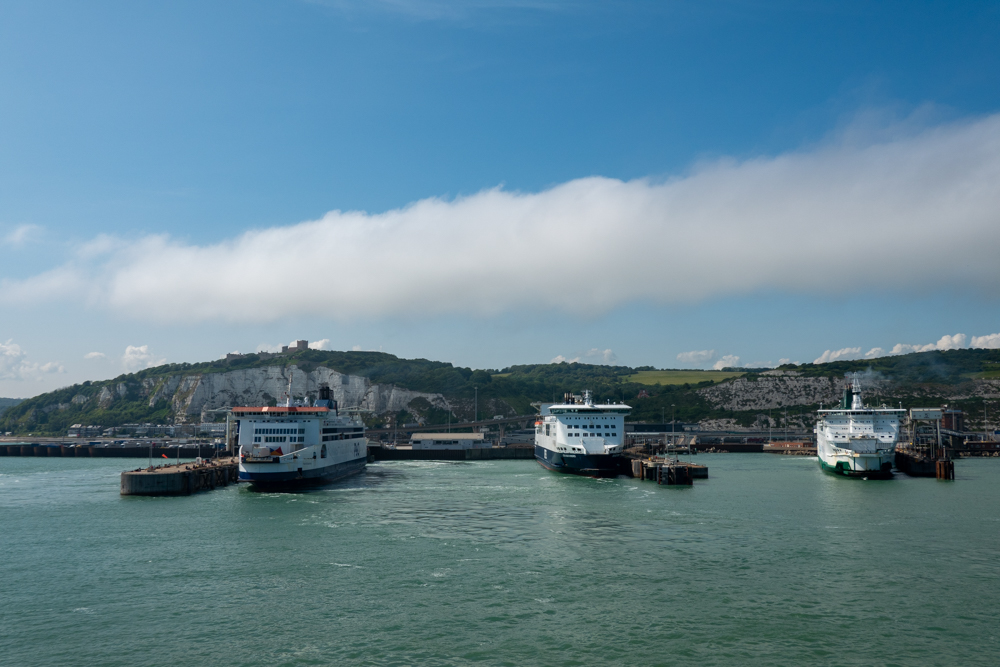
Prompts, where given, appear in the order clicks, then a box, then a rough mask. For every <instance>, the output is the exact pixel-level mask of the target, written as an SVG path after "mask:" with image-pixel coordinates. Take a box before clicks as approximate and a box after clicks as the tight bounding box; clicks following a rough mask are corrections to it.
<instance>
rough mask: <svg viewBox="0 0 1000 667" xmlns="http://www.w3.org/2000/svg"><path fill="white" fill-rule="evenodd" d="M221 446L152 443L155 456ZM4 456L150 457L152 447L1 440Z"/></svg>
mask: <svg viewBox="0 0 1000 667" xmlns="http://www.w3.org/2000/svg"><path fill="white" fill-rule="evenodd" d="M217 451H218V450H216V448H215V447H213V446H211V445H191V446H181V447H155V446H154V447H152V456H153V458H154V459H159V460H161V461H162V460H163V458H164V457H166V458H168V459H171V460H173V459H177V458H182V459H194V458H198V457H199V456H200V457H202V458H210V457H212V456H215V455H216V453H217ZM0 456H46V457H48V456H59V457H64V458H73V457H76V458H81V457H82V458H127V459H148V458H149V456H150V448H149V447H114V446H113V447H102V446H100V445H57V444H41V443H19V444H7V445H4V444H0Z"/></svg>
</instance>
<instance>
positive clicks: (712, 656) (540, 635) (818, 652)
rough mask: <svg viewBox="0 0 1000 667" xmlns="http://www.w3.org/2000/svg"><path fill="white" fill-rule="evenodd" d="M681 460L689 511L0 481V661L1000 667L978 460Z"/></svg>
mask: <svg viewBox="0 0 1000 667" xmlns="http://www.w3.org/2000/svg"><path fill="white" fill-rule="evenodd" d="M697 459H698V462H700V463H704V464H707V465H708V466H709V468H710V473H711V479H709V480H705V481H702V480H699V481H698V482H696V484H695V485H694V487H691V488H673V487H661V486H657V485H655V484H653V483H651V482H640V481H637V480H632V479H615V480H594V479H586V478H579V477H572V476H564V475H559V474H555V473H550V472H547V471H545V470H542V469H541V468H540V467H538V466H537V465H536V464H535V463H534V462H533V461H495V462H468V463H466V462H456V463H450V462H449V463H444V462H442V463H431V462H387V463H377V464H372V465H369V467H368V471H367V472H366V473H365V474H363V475H360V476H357V477H355V478H353V479H351V480H348V481H346V482H342V483H338V484H334V485H331V486H328V487H326V488H323V489H320V490H316V491H311V492H308V493H298V494H263V493H255V492H253V491H251V490H250V489H249V488H248V487H247V486H246V485H239V486H238V487H237V486H231V487H228V488H225V489H219V490H216V491H213V492H208V493H202V494H199V495H195V496H191V497H185V498H136V497H128V498H122V497H120V496H119V495H118V475H119V472H120V471H121V469H122V468H123V467H124V464H125V463H126V462H124V461H122V460H115V459H59V458H16V457H6V458H0V556H2V561H0V562H2V575H0V663H2V664H3V665H128V666H132V665H171V666H174V665H182V664H184V665H194V664H212V665H269V666H270V665H326V664H358V665H468V664H483V665H596V664H609V665H669V664H680V665H683V664H692V665H693V664H697V665H742V664H759V665H765V664H766V665H771V664H773V665H806V664H817V665H876V664H878V665H996V664H1000V625H998V616H1000V459H992V460H990V459H987V460H974V459H967V460H961V461H958V462H956V465H955V470H956V476H957V480H956V481H955V482H939V481H937V480H933V479H913V478H909V477H906V476H905V475H897V477H896V478H895V479H893V480H890V481H884V482H877V481H867V482H866V481H861V480H850V479H843V478H839V477H833V476H830V475H826V474H824V473H822V472H821V471H820V469H819V466H818V465H817V463H816V460H815V459H814V458H798V457H780V456H771V455H763V454H742V455H741V454H719V455H699V456H698V457H697Z"/></svg>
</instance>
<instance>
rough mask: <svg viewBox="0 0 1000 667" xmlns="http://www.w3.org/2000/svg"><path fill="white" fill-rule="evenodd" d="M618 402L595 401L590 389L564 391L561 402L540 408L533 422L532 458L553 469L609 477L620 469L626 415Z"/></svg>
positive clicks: (624, 461)
mask: <svg viewBox="0 0 1000 667" xmlns="http://www.w3.org/2000/svg"><path fill="white" fill-rule="evenodd" d="M631 411H632V408H631V407H629V406H628V405H624V404H621V403H615V404H607V405H600V404H598V405H594V402H593V400H592V399H591V395H590V392H589V391H585V392H584V393H583V396H582V398H578V397H576V396H571V395H567V396H566V397H565V398H564V402H563V403H556V404H553V405H550V406H548V407H543V408H542V414H541V415H540V418H539V420H538V421H537V422H535V459H536V460H537V461H538V463H540V464H541V465H542V466H543V467H544V468H547V469H548V470H554V471H556V472H564V473H572V474H576V475H587V476H589V477H609V476H615V475H617V474H619V473H620V472H623V470H624V468H625V466H626V465H627V460H626V459H625V458H623V457H622V455H621V454H622V449H623V447H624V442H625V416H626V415H628V414H629V413H631Z"/></svg>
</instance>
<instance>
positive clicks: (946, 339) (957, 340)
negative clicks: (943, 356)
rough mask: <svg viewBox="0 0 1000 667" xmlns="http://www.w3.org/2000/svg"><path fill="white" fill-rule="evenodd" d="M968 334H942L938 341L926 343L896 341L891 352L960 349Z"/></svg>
mask: <svg viewBox="0 0 1000 667" xmlns="http://www.w3.org/2000/svg"><path fill="white" fill-rule="evenodd" d="M966 339H967V336H966V335H965V334H963V333H958V334H955V335H954V336H941V339H940V340H938V342H936V343H927V344H926V345H909V344H907V343H896V344H895V345H893V347H892V349H891V350H889V354H910V353H911V352H930V351H931V350H960V349H962V348H963V347H965V341H966Z"/></svg>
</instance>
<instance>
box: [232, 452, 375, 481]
mask: <svg viewBox="0 0 1000 667" xmlns="http://www.w3.org/2000/svg"><path fill="white" fill-rule="evenodd" d="M367 463H368V459H367V457H362V458H359V459H354V460H352V461H343V462H341V463H335V464H333V465H329V466H325V467H323V468H312V469H300V468H295V469H280V468H285V466H282V465H281V464H280V463H279V464H268V463H252V464H247V463H241V464H240V481H241V482H249V483H250V484H251V485H253V486H254V487H255V488H258V489H279V488H280V489H288V488H295V487H300V486H315V485H318V484H328V483H330V482H335V481H337V480H338V479H343V478H344V477H349V476H351V475H356V474H358V473H360V472H362V471H364V469H365V466H366V464H367ZM269 468H270V469H269Z"/></svg>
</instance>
